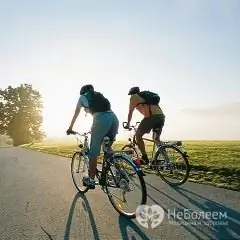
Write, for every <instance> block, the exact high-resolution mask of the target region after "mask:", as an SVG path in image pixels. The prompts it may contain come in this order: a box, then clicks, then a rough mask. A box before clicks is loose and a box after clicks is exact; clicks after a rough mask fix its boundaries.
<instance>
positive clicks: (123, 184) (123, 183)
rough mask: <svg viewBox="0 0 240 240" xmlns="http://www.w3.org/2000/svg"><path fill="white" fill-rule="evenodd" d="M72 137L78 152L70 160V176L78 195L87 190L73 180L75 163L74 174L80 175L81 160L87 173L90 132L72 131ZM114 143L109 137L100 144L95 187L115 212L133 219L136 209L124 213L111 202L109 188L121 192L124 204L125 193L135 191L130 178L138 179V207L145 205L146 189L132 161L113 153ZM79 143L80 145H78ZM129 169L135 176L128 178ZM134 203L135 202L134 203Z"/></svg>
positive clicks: (126, 156) (118, 206)
mask: <svg viewBox="0 0 240 240" xmlns="http://www.w3.org/2000/svg"><path fill="white" fill-rule="evenodd" d="M71 134H73V135H76V136H77V144H78V148H79V149H78V150H77V151H75V152H74V153H73V156H72V160H71V175H72V179H73V183H74V185H75V187H76V189H77V190H78V191H79V192H80V193H86V192H87V191H88V190H89V188H88V187H87V186H83V187H80V186H79V184H78V183H77V179H76V178H75V163H77V168H76V173H80V164H81V160H83V161H82V162H83V172H85V170H86V171H87V172H88V171H89V158H88V152H89V142H88V135H89V134H90V132H87V133H83V134H80V133H78V132H74V131H72V133H71ZM79 137H83V138H84V141H83V142H82V141H81V140H80V138H79ZM114 141H115V139H114V140H113V141H111V139H110V138H109V137H104V139H103V142H102V151H103V162H102V169H101V170H100V169H99V168H98V167H97V169H96V177H97V179H98V183H96V185H100V186H101V188H102V190H103V191H104V193H106V194H107V195H108V198H109V200H110V202H111V204H112V206H113V207H114V208H115V210H116V211H117V212H118V213H119V214H121V215H123V216H125V217H127V218H135V217H136V209H137V207H135V209H134V212H130V213H129V212H125V211H124V210H123V209H122V207H121V204H118V203H116V202H115V201H114V200H113V196H112V194H111V193H110V189H109V188H110V187H112V188H116V189H121V190H122V198H123V200H122V202H123V203H126V193H129V192H132V191H134V190H135V189H132V188H131V187H132V185H131V184H130V180H131V178H133V177H135V178H137V177H138V179H139V181H140V184H139V185H138V186H137V187H138V188H141V194H140V195H141V196H140V199H139V201H138V205H141V204H146V202H147V189H146V184H145V181H144V178H143V176H142V175H141V173H140V170H139V168H138V167H137V166H136V165H135V164H134V162H133V161H132V159H131V158H130V157H129V156H128V155H126V154H123V153H122V152H115V151H114V150H113V149H112V147H111V146H112V143H113V142H114ZM79 142H80V144H79ZM126 165H129V166H130V167H128V168H127V169H125V167H126ZM129 168H132V171H134V173H135V174H130V176H128V175H129V174H128V172H129ZM80 181H82V178H81V177H80ZM135 202H136V201H135Z"/></svg>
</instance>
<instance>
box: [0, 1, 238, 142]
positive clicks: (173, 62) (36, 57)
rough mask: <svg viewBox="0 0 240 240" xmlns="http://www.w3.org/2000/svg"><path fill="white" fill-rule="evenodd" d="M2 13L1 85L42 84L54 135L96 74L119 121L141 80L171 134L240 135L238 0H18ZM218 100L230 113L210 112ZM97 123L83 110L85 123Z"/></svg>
mask: <svg viewBox="0 0 240 240" xmlns="http://www.w3.org/2000/svg"><path fill="white" fill-rule="evenodd" d="M0 22H1V25H0V63H1V64H0V79H1V80H0V87H2V88H5V87H6V86H7V85H17V84H20V83H23V82H27V83H31V84H33V86H34V87H35V88H37V89H39V90H40V92H41V93H42V95H43V99H44V124H43V129H44V130H45V131H46V132H47V133H48V134H49V136H63V135H64V132H65V129H66V128H67V127H68V125H69V121H70V120H71V117H72V112H73V111H74V108H75V105H76V101H77V98H78V92H79V88H80V87H81V85H83V84H86V83H89V82H91V83H93V84H94V85H95V86H96V88H97V89H99V91H101V92H103V93H104V94H105V95H106V96H107V97H108V98H109V99H110V100H111V102H112V106H113V110H114V111H115V112H116V113H117V114H118V116H119V119H120V121H124V120H125V119H126V117H127V110H128V109H127V107H128V96H127V91H128V89H129V88H130V87H131V86H133V85H139V86H140V87H141V88H142V89H147V88H148V89H150V90H152V91H156V92H158V93H159V94H160V96H161V106H162V108H163V110H164V112H165V114H166V117H167V118H166V120H167V121H166V125H165V129H164V132H163V137H165V138H171V139H172V138H175V139H176V138H178V139H179V138H182V139H236V138H238V139H239V136H240V130H239V124H238V122H239V120H240V119H239V114H238V113H239V104H236V103H238V102H240V99H239V96H240V81H239V79H240V67H239V65H240V47H239V42H240V2H239V1H235V0H225V1H223V0H218V1H211V0H209V1H207V0H201V1H200V0H199V1H197V0H196V1H194V0H192V1H190V0H175V1H170V0H165V1H160V0H158V1H79V0H78V1H63V0H59V1H40V2H37V1H11V0H10V1H5V2H4V3H1V6H0ZM228 104H230V105H229V106H230V107H229V108H230V109H232V107H231V106H234V108H233V110H232V111H233V112H234V114H230V115H229V113H228V112H229V111H226V108H228V107H226V105H228ZM215 107H218V108H220V112H221V114H222V116H221V114H220V117H219V115H216V116H215V115H213V116H212V115H211V116H209V115H206V114H204V111H202V109H208V108H210V109H211V108H215ZM184 109H191V110H192V113H193V112H194V114H189V111H183V110H184ZM198 109H200V110H199V111H200V113H201V114H200V115H199V114H196V111H198ZM221 109H222V110H221ZM139 119H141V117H140V115H139V114H137V113H135V115H134V120H139ZM90 122H91V119H90V118H88V121H86V120H82V121H81V119H79V121H78V122H77V124H76V129H77V130H81V129H87V128H88V127H89V126H90V125H89V124H90ZM229 123H230V124H229ZM224 125H230V126H229V127H228V128H224V129H223V127H222V126H224ZM120 132H121V134H122V133H123V130H122V129H121V131H120ZM121 134H120V135H121Z"/></svg>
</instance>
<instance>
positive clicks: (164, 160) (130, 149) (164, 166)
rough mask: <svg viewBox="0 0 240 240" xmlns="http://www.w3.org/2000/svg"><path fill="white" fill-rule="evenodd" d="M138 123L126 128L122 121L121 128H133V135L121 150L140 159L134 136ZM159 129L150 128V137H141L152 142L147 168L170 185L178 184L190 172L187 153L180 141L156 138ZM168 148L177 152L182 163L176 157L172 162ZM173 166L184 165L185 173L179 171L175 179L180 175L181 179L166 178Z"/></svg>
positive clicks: (181, 182) (171, 171)
mask: <svg viewBox="0 0 240 240" xmlns="http://www.w3.org/2000/svg"><path fill="white" fill-rule="evenodd" d="M139 123H140V122H136V124H135V125H132V126H129V127H128V128H126V125H127V122H123V128H125V129H127V130H129V131H132V130H134V136H133V139H132V138H131V137H130V138H128V141H129V143H128V144H126V145H125V146H123V147H122V149H121V150H122V151H123V152H125V153H126V154H128V155H135V156H136V157H135V158H136V159H140V157H141V156H140V155H141V153H140V150H139V149H138V146H137V143H136V136H135V134H136V131H137V126H138V124H139ZM159 131H160V129H159V128H154V129H152V133H153V136H152V139H148V138H143V140H145V141H148V142H153V150H152V160H151V161H150V163H149V165H148V168H149V169H151V170H154V171H156V172H157V173H158V175H159V176H160V178H161V179H162V180H163V181H164V182H166V183H167V184H169V185H170V186H180V185H182V184H184V183H185V182H186V181H187V180H188V177H189V174H190V165H189V161H188V158H189V155H188V154H187V151H185V150H184V149H183V147H181V146H182V141H160V139H158V138H157V136H159ZM155 149H156V150H155ZM168 150H173V152H175V155H176V154H179V155H180V157H181V159H183V163H180V162H179V160H180V159H179V158H178V159H177V161H176V160H175V162H174V160H173V159H171V158H170V157H169V154H168V153H167V151H168ZM159 157H161V158H160V160H158V158H159ZM132 158H134V157H132ZM175 166H178V167H183V166H185V168H186V173H185V174H183V172H182V171H180V174H179V176H177V180H179V178H180V177H182V179H180V180H179V181H178V182H171V181H170V180H168V179H167V177H172V176H173V173H174V167H175ZM167 171H168V172H167Z"/></svg>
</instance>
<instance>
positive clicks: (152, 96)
mask: <svg viewBox="0 0 240 240" xmlns="http://www.w3.org/2000/svg"><path fill="white" fill-rule="evenodd" d="M138 95H139V96H140V97H142V98H143V99H144V100H145V102H143V103H141V104H147V105H158V104H159V102H160V97H159V95H158V94H157V93H154V92H150V91H142V92H140V93H138Z"/></svg>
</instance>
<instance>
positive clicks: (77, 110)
mask: <svg viewBox="0 0 240 240" xmlns="http://www.w3.org/2000/svg"><path fill="white" fill-rule="evenodd" d="M80 110H81V107H79V106H77V107H76V109H75V113H74V115H73V118H72V121H71V124H70V126H69V129H72V128H73V125H74V123H75V122H76V119H77V117H78V115H79V113H80Z"/></svg>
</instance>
